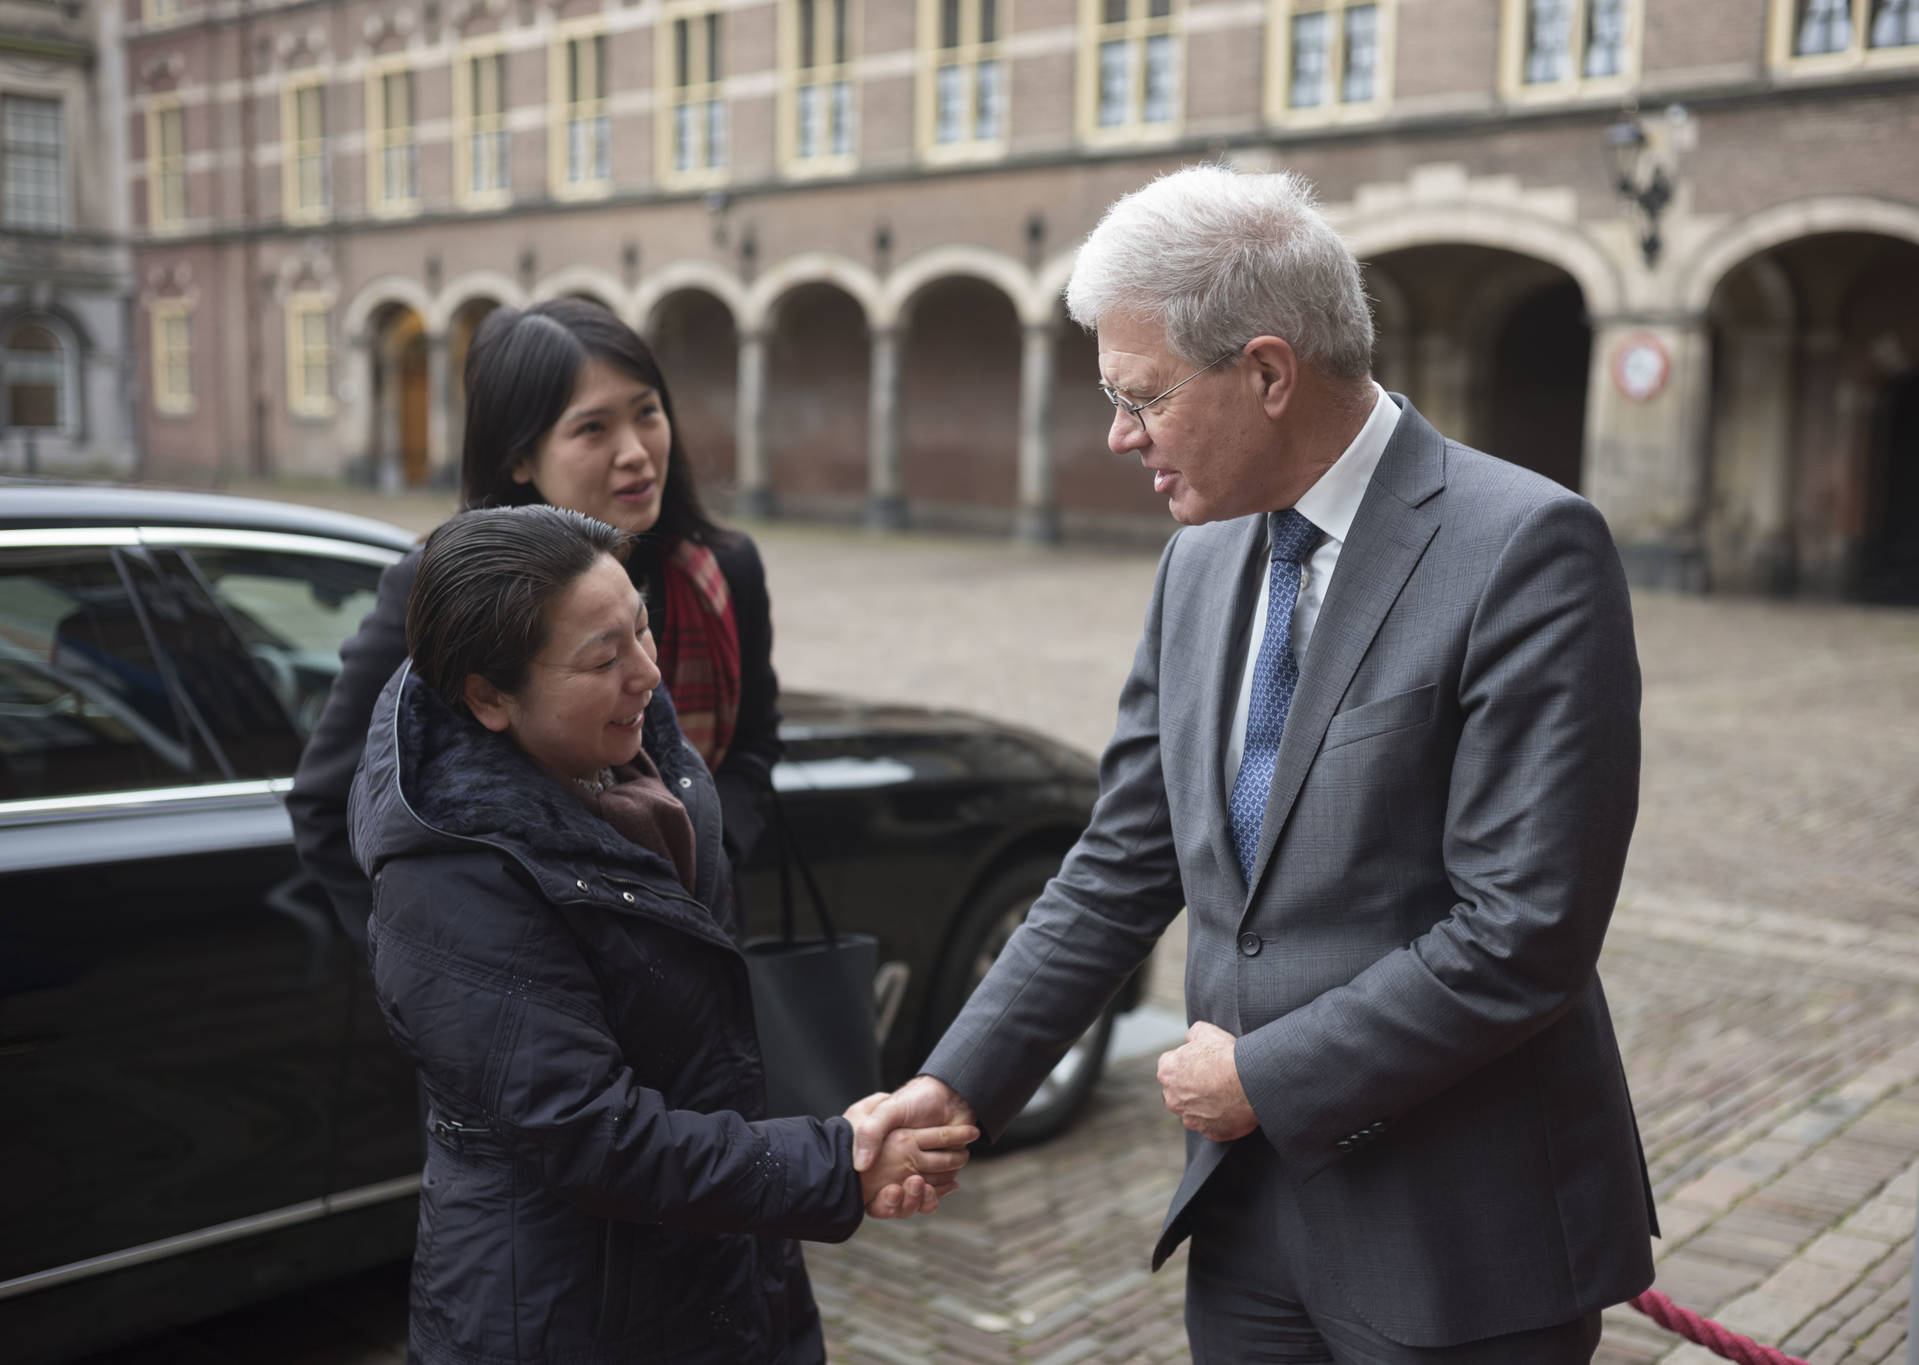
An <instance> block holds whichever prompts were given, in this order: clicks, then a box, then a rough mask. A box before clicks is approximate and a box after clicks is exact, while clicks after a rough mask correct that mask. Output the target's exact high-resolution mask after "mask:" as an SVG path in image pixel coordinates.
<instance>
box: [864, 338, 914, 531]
mask: <svg viewBox="0 0 1919 1365" xmlns="http://www.w3.org/2000/svg"><path fill="white" fill-rule="evenodd" d="M871 341H872V367H873V368H872V380H871V384H870V387H869V390H868V398H867V401H868V407H867V416H866V493H867V497H866V524H867V525H868V526H871V527H874V528H875V529H877V530H882V531H898V530H903V529H904V528H905V526H906V497H905V494H904V493H903V492H902V491H901V479H900V336H899V332H898V331H897V330H896V329H895V328H892V327H875V328H874V329H873V330H872V333H871Z"/></svg>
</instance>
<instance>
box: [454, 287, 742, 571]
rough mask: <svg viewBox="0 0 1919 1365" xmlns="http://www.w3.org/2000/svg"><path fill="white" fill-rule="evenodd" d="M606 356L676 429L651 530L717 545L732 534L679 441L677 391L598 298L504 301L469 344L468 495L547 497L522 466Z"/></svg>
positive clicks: (466, 498)
mask: <svg viewBox="0 0 1919 1365" xmlns="http://www.w3.org/2000/svg"><path fill="white" fill-rule="evenodd" d="M588 360H598V361H600V362H601V363H602V364H605V365H610V366H611V367H612V368H614V369H616V370H618V371H619V372H620V373H622V374H625V375H628V376H630V377H631V378H633V379H636V380H638V381H639V382H640V383H642V384H645V385H646V386H647V387H648V388H650V389H652V390H653V392H655V393H657V394H658V395H659V396H660V410H661V411H662V412H664V413H665V414H666V420H667V421H668V422H669V423H670V424H671V426H672V430H673V441H672V444H671V445H670V446H669V447H668V449H667V455H666V487H665V489H663V490H662V491H661V493H660V519H659V520H658V521H657V522H655V523H654V525H653V528H652V530H651V531H650V532H649V533H648V534H650V535H658V536H661V537H670V538H677V539H685V540H697V541H699V542H700V543H702V544H706V545H712V544H719V543H723V542H725V541H726V540H727V539H728V537H727V534H726V532H724V531H722V530H721V529H720V528H719V527H718V526H717V525H715V524H714V522H713V520H712V518H710V517H709V516H707V514H706V508H705V507H704V505H703V504H702V503H701V502H700V490H699V485H698V483H697V482H696V481H695V479H694V477H693V463H692V461H691V460H690V459H689V458H688V457H687V454H686V446H685V444H684V443H683V442H682V441H681V440H680V424H679V422H678V421H677V420H676V419H675V418H674V416H673V395H672V394H671V393H669V392H668V391H667V387H666V376H665V375H664V374H662V373H660V365H659V362H658V361H657V360H655V359H654V358H653V350H652V348H651V347H649V346H648V345H647V344H646V342H645V340H644V339H643V338H642V337H641V336H640V334H639V333H638V332H636V331H634V330H633V329H632V328H631V327H628V326H627V325H626V324H625V323H624V322H621V321H620V320H619V319H618V318H617V317H615V316H613V314H612V313H610V312H608V311H607V310H606V308H605V307H603V306H602V305H600V304H597V303H594V302H592V301H591V300H590V299H549V300H547V301H546V302H545V303H536V304H534V305H533V306H532V307H531V308H526V309H513V308H496V309H494V310H493V311H492V312H491V313H489V314H487V316H486V320H485V321H484V322H482V323H481V324H480V327H479V330H478V331H477V332H475V333H474V336H473V344H472V345H471V346H469V347H468V348H467V353H466V444H465V448H464V449H463V450H462V451H461V452H460V500H461V502H462V504H463V505H465V506H466V507H469V508H473V507H516V506H520V505H523V504H526V503H535V502H540V501H543V499H542V497H541V495H540V492H539V490H538V489H536V488H535V487H534V486H533V485H532V484H530V483H518V482H516V481H515V480H514V478H513V467H514V466H515V465H517V464H518V463H519V462H520V461H521V460H522V459H527V458H530V457H531V456H532V455H533V454H534V453H535V452H536V451H538V450H539V448H540V442H541V441H542V440H543V439H545V437H546V435H547V433H548V432H550V431H552V430H553V428H554V427H555V426H557V425H558V424H559V420H560V417H561V414H563V413H564V412H565V411H566V406H567V404H568V403H570V402H572V401H573V391H574V389H576V388H577V387H578V386H579V382H580V370H581V368H582V367H583V366H584V365H585V364H586V362H587V361H588Z"/></svg>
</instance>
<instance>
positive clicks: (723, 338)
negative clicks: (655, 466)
mask: <svg viewBox="0 0 1919 1365" xmlns="http://www.w3.org/2000/svg"><path fill="white" fill-rule="evenodd" d="M737 316H738V315H737V313H736V312H735V310H734V308H733V306H732V304H731V303H730V302H729V301H728V300H727V299H726V298H724V297H722V296H721V295H720V294H718V293H716V292H714V291H713V290H712V289H710V288H708V287H707V282H706V281H703V280H702V281H700V282H697V283H693V282H687V283H683V284H681V285H680V286H679V287H676V288H673V289H670V290H668V291H667V292H666V293H663V294H661V295H659V296H658V297H657V298H655V299H653V300H652V301H651V302H650V303H649V304H648V306H647V313H646V317H645V323H646V326H645V328H644V329H643V331H644V335H645V337H646V340H647V344H648V345H649V346H651V347H652V349H653V355H654V357H655V358H656V359H657V360H658V362H659V366H660V369H661V371H662V372H663V373H664V374H665V376H666V380H667V383H668V385H669V386H670V387H671V391H672V396H673V422H674V427H675V431H676V432H677V434H678V435H679V437H680V438H681V445H682V448H683V449H685V451H686V453H687V455H688V457H689V458H690V459H691V460H692V461H693V465H694V468H695V470H696V475H697V477H698V478H699V480H700V481H701V483H702V484H707V485H719V486H726V487H732V486H735V485H736V484H737V482H738V477H739V431H738V426H739V376H740V336H739V324H738V323H737V322H736V321H735V319H736V317H737Z"/></svg>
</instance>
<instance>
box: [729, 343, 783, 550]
mask: <svg viewBox="0 0 1919 1365" xmlns="http://www.w3.org/2000/svg"><path fill="white" fill-rule="evenodd" d="M734 426H735V428H736V432H735V436H734V457H733V458H734V466H733V471H734V474H733V476H734V482H735V483H736V484H737V485H738V494H737V507H738V510H739V514H740V515H741V516H743V517H771V516H777V515H778V509H777V508H776V506H775V505H774V501H773V479H772V473H771V470H770V469H769V468H768V466H767V462H766V333H765V332H761V331H753V332H741V333H740V377H739V406H738V409H737V413H736V417H735V421H734Z"/></svg>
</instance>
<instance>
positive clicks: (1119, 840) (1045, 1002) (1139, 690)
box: [924, 534, 1185, 1136]
mask: <svg viewBox="0 0 1919 1365" xmlns="http://www.w3.org/2000/svg"><path fill="white" fill-rule="evenodd" d="M1178 547H1179V536H1178V534H1175V535H1174V537H1173V539H1172V540H1171V541H1170V542H1169V543H1168V544H1167V547H1166V550H1165V553H1164V554H1162V555H1161V556H1160V562H1159V573H1158V576H1157V578H1156V580H1155V582H1154V584H1153V597H1152V603H1151V605H1150V606H1149V607H1148V608H1147V613H1146V625H1145V629H1144V630H1143V631H1142V632H1141V635H1140V642H1139V649H1138V651H1137V652H1136V653H1135V654H1134V656H1133V667H1132V672H1131V673H1130V674H1128V675H1127V678H1126V683H1125V685H1124V687H1122V688H1121V690H1120V697H1119V717H1118V721H1117V723H1116V725H1115V727H1114V730H1113V738H1112V740H1111V742H1109V743H1108V744H1107V746H1106V752H1105V754H1104V755H1103V756H1102V757H1101V759H1100V774H1099V787H1100V795H1099V801H1098V803H1097V804H1096V805H1095V806H1094V807H1093V818H1092V820H1091V822H1090V823H1089V824H1088V825H1087V828H1086V832H1085V833H1084V834H1082V835H1081V836H1080V839H1079V842H1078V843H1077V844H1075V845H1074V846H1073V849H1072V852H1070V853H1068V854H1067V855H1066V861H1065V863H1064V864H1063V865H1062V866H1061V868H1060V871H1059V875H1058V876H1057V877H1055V878H1053V880H1052V881H1050V882H1048V883H1047V885H1046V890H1045V891H1044V892H1043V893H1041V895H1040V898H1039V899H1038V900H1037V901H1035V902H1034V904H1033V908H1032V910H1031V911H1030V912H1029V913H1028V914H1027V917H1026V922H1025V923H1024V924H1022V925H1021V926H1020V927H1019V929H1018V930H1017V931H1015V933H1014V934H1013V936H1012V938H1011V939H1010V940H1009V941H1008V942H1007V945H1006V947H1005V949H1004V950H1003V951H1002V952H1001V953H1000V955H999V958H998V960H997V961H996V962H994V964H993V967H992V970H990V971H989V972H987V974H986V979H985V980H984V981H982V982H981V983H980V985H979V988H978V989H977V990H975V991H974V992H973V995H972V998H971V999H969V1000H968V1001H967V1002H966V1006H965V1008H964V1009H962V1010H961V1011H960V1015H959V1017H958V1018H957V1019H955V1020H954V1021H953V1024H952V1027H950V1028H949V1029H948V1030H947V1031H946V1034H945V1036H944V1037H943V1038H941V1039H940V1042H939V1045H938V1046H937V1047H935V1048H934V1050H933V1054H932V1056H930V1057H929V1058H927V1061H926V1065H925V1067H924V1070H925V1072H926V1073H927V1074H929V1075H932V1076H936V1077H938V1078H939V1079H940V1080H943V1081H945V1082H946V1083H947V1084H948V1085H950V1086H952V1087H953V1089H954V1090H956V1091H958V1092H959V1093H960V1094H961V1095H963V1096H964V1097H965V1098H966V1101H967V1103H969V1104H970V1105H972V1106H973V1112H974V1113H975V1115H977V1116H978V1118H979V1121H980V1126H981V1129H982V1130H983V1131H984V1132H986V1133H987V1134H989V1135H992V1136H997V1135H998V1134H999V1133H1001V1132H1002V1131H1004V1129H1005V1127H1006V1125H1007V1124H1008V1123H1010V1122H1011V1121H1012V1120H1013V1118H1014V1117H1015V1116H1016V1115H1017V1114H1018V1113H1019V1110H1020V1107H1021V1106H1022V1105H1024V1104H1025V1103H1026V1101H1027V1099H1028V1098H1029V1097H1031V1095H1032V1094H1033V1092H1034V1091H1035V1090H1037V1089H1038V1088H1039V1085H1040V1082H1041V1081H1043V1080H1045V1079H1046V1075H1047V1073H1048V1072H1050V1071H1051V1070H1052V1069H1053V1066H1054V1064H1055V1063H1057V1062H1058V1061H1059V1059H1060V1058H1061V1057H1062V1056H1064V1055H1065V1053H1066V1050H1067V1048H1069V1047H1071V1046H1072V1044H1073V1042H1074V1040H1075V1039H1077V1038H1078V1037H1079V1035H1080V1034H1082V1033H1084V1032H1085V1031H1086V1029H1087V1028H1088V1027H1089V1026H1090V1025H1091V1024H1092V1022H1093V1020H1094V1019H1096V1018H1098V1017H1099V1012H1100V1011H1101V1010H1102V1009H1104V1008H1105V1007H1106V1005H1107V1003H1108V1002H1109V1001H1110V1000H1111V999H1112V998H1113V995H1114V994H1115V993H1116V992H1117V991H1118V989H1119V988H1120V986H1121V985H1122V984H1124V982H1125V981H1126V979H1127V977H1128V976H1130V975H1131V974H1132V972H1133V970H1134V969H1135V968H1137V967H1138V966H1139V964H1140V963H1142V962H1144V961H1145V960H1146V956H1147V954H1149V953H1151V952H1152V950H1153V945H1154V944H1155V943H1157V942H1158V941H1159V936H1160V935H1161V934H1162V933H1163V932H1165V929H1166V926H1167V925H1168V924H1169V923H1171V922H1172V920H1173V918H1174V917H1175V916H1176V915H1178V914H1179V911H1180V908H1181V906H1182V905H1183V904H1184V903H1185V897H1184V894H1183V892H1182V891H1181V888H1180V877H1179V863H1178V859H1177V857H1176V856H1175V854H1174V850H1173V829H1172V822H1171V820H1170V818H1169V816H1168V813H1167V805H1166V787H1165V782H1164V780H1163V778H1162V775H1161V771H1160V758H1159V734H1160V729H1159V649H1160V613H1161V610H1162V607H1163V604H1164V599H1165V592H1166V582H1167V578H1168V575H1169V573H1170V572H1171V565H1172V563H1173V560H1174V556H1175V554H1176V553H1177V550H1178Z"/></svg>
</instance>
